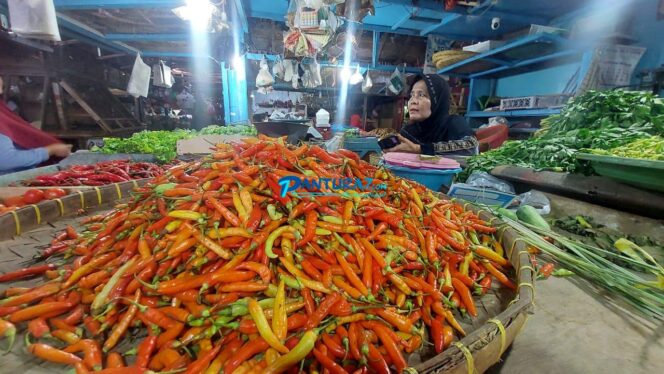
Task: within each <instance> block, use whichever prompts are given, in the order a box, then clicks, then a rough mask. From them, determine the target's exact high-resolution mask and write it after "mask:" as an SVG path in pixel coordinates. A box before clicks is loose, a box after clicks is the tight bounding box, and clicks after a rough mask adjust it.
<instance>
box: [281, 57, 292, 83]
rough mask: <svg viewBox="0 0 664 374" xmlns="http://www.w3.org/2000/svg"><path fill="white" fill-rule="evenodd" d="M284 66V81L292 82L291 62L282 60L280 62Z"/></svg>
mask: <svg viewBox="0 0 664 374" xmlns="http://www.w3.org/2000/svg"><path fill="white" fill-rule="evenodd" d="M281 63H282V65H283V66H284V81H285V82H290V81H292V80H293V61H292V60H284V61H282V62H281Z"/></svg>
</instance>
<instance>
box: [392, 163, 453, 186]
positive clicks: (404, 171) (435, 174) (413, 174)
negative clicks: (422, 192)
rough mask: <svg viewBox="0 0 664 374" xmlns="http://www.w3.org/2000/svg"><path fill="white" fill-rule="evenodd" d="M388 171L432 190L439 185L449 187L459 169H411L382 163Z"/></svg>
mask: <svg viewBox="0 0 664 374" xmlns="http://www.w3.org/2000/svg"><path fill="white" fill-rule="evenodd" d="M384 166H385V167H386V168H388V169H390V171H391V172H392V173H393V174H394V175H396V176H398V177H401V178H406V179H411V180H414V181H415V182H417V183H419V184H421V185H423V186H425V187H426V188H428V189H430V190H433V191H440V189H441V187H443V186H445V187H449V186H450V185H451V184H452V181H453V180H454V177H455V176H456V175H457V174H459V173H461V169H449V170H435V169H412V168H406V167H401V166H395V165H390V164H387V163H386V164H384Z"/></svg>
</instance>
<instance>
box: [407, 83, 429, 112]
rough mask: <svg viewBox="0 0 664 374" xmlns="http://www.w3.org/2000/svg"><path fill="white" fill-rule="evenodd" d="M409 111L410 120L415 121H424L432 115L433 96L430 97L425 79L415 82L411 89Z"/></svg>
mask: <svg viewBox="0 0 664 374" xmlns="http://www.w3.org/2000/svg"><path fill="white" fill-rule="evenodd" d="M408 113H409V114H410V120H411V121H414V122H420V121H424V120H425V119H427V118H429V117H430V116H431V98H429V90H427V85H426V84H425V83H424V80H420V81H418V82H417V83H415V85H413V89H412V90H411V91H410V99H408Z"/></svg>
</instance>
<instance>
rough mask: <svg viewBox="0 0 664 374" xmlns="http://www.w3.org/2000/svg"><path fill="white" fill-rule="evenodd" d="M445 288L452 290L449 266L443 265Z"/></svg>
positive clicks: (447, 264)
mask: <svg viewBox="0 0 664 374" xmlns="http://www.w3.org/2000/svg"><path fill="white" fill-rule="evenodd" d="M445 287H449V288H452V273H450V264H449V263H446V264H445Z"/></svg>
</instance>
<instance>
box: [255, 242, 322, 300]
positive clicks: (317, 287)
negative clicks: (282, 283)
mask: <svg viewBox="0 0 664 374" xmlns="http://www.w3.org/2000/svg"><path fill="white" fill-rule="evenodd" d="M266 252H267V251H266ZM279 260H280V261H281V263H282V264H283V265H284V267H285V268H286V270H288V271H289V272H290V273H291V274H293V275H294V276H295V278H297V280H298V281H300V283H302V285H303V286H304V287H306V288H309V289H312V290H314V291H320V292H322V293H332V291H331V290H329V289H328V288H327V287H325V286H324V285H323V283H321V282H318V281H314V280H311V279H309V277H307V275H306V274H304V272H302V270H300V269H298V268H297V267H295V265H294V264H293V263H292V262H291V261H289V260H288V259H286V258H285V257H279Z"/></svg>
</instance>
